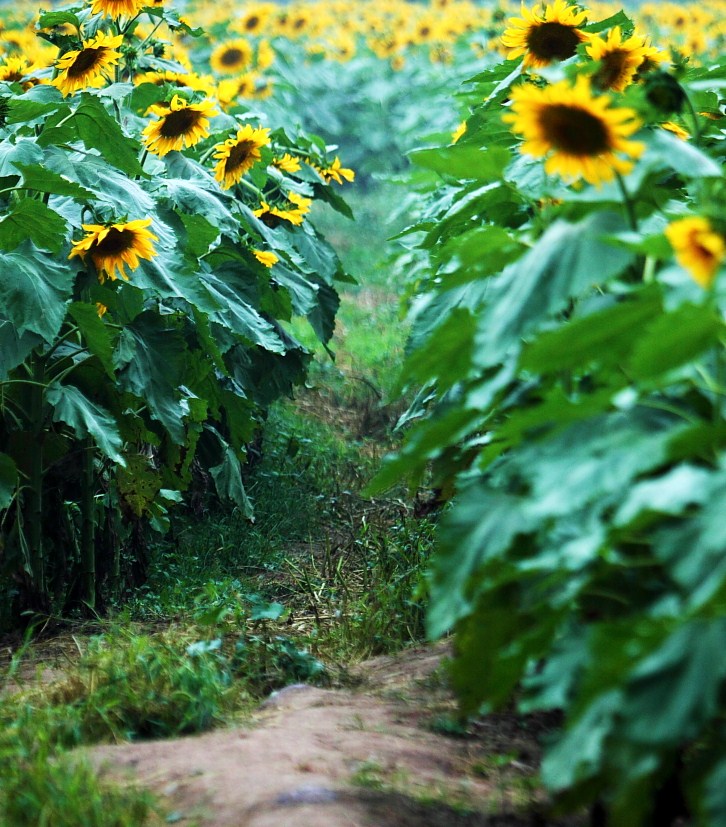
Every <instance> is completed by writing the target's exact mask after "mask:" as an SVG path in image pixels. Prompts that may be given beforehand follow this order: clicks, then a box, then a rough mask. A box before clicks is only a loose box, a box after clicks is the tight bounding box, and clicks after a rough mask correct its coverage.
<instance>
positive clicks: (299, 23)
mask: <svg viewBox="0 0 726 827" xmlns="http://www.w3.org/2000/svg"><path fill="white" fill-rule="evenodd" d="M306 23H307V20H306V19H305V18H304V17H298V18H297V20H294V21H293V24H292V27H293V29H297V30H298V31H299V30H300V29H302V28H303V27H304V26H305V24H306Z"/></svg>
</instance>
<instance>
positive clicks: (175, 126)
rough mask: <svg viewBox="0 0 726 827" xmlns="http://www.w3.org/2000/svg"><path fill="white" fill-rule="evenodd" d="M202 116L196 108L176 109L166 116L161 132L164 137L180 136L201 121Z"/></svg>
mask: <svg viewBox="0 0 726 827" xmlns="http://www.w3.org/2000/svg"><path fill="white" fill-rule="evenodd" d="M200 117H201V115H200V114H199V112H197V111H196V110H195V109H189V108H185V109H176V110H175V111H173V112H169V114H168V115H165V116H164V123H163V124H162V125H161V129H160V130H159V132H160V134H161V136H162V137H163V138H178V137H179V136H180V135H186V134H187V133H189V132H190V131H191V130H192V129H193V128H194V127H195V126H196V125H197V123H199V118H200Z"/></svg>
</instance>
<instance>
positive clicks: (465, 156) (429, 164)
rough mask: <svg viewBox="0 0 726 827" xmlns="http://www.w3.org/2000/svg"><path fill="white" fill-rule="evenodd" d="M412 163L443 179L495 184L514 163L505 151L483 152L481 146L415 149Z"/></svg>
mask: <svg viewBox="0 0 726 827" xmlns="http://www.w3.org/2000/svg"><path fill="white" fill-rule="evenodd" d="M409 157H410V158H411V160H412V161H413V162H414V163H415V164H418V165H419V166H422V167H425V168H426V169H432V170H434V171H435V172H438V173H440V174H441V175H443V176H452V177H454V178H475V179H476V180H478V181H494V180H496V179H497V178H501V177H502V175H503V174H504V170H505V168H506V166H507V164H508V163H509V161H510V160H511V157H512V156H511V153H510V151H509V150H508V149H507V148H506V147H501V146H495V147H491V148H489V149H483V148H481V147H479V146H456V145H455V146H448V147H442V148H437V149H416V150H413V151H412V152H410V153H409Z"/></svg>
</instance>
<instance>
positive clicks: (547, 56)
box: [527, 22, 580, 61]
mask: <svg viewBox="0 0 726 827" xmlns="http://www.w3.org/2000/svg"><path fill="white" fill-rule="evenodd" d="M579 43H580V36H579V35H578V33H577V31H576V30H575V28H574V26H563V25H562V23H554V22H553V23H539V24H538V25H536V26H533V27H532V29H531V30H530V32H529V34H528V35H527V48H528V49H529V51H530V52H531V53H532V54H533V55H534V56H535V57H538V58H540V59H541V60H548V61H549V60H567V58H568V57H572V56H573V55H574V54H575V52H576V51H577V47H578V45H579Z"/></svg>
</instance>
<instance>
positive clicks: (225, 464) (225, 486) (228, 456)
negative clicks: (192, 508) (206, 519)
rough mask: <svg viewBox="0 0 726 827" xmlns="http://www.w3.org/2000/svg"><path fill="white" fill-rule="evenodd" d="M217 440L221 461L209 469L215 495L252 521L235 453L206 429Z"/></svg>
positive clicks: (217, 435)
mask: <svg viewBox="0 0 726 827" xmlns="http://www.w3.org/2000/svg"><path fill="white" fill-rule="evenodd" d="M207 430H209V431H210V432H211V433H213V434H214V435H215V436H216V437H217V439H218V440H219V444H220V447H221V448H222V461H221V462H220V463H219V464H218V465H214V466H212V467H211V468H210V469H209V473H210V474H211V475H212V479H213V480H214V486H215V488H216V489H217V494H218V495H219V496H220V497H221V498H222V499H223V500H229V501H231V502H233V503H234V504H235V505H237V506H238V508H240V510H241V511H242V515H243V516H244V517H246V518H247V519H248V520H251V519H253V513H254V512H253V509H252V503H251V502H250V500H249V497H248V496H247V492H246V491H245V487H244V484H243V482H242V466H241V465H240V461H239V459H238V457H237V454H236V453H235V451H234V449H233V448H232V447H231V446H230V445H228V444H227V442H226V441H225V440H224V439H222V437H221V436H220V434H219V432H218V431H217V430H216V429H214V428H211V427H209V426H208V427H207Z"/></svg>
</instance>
